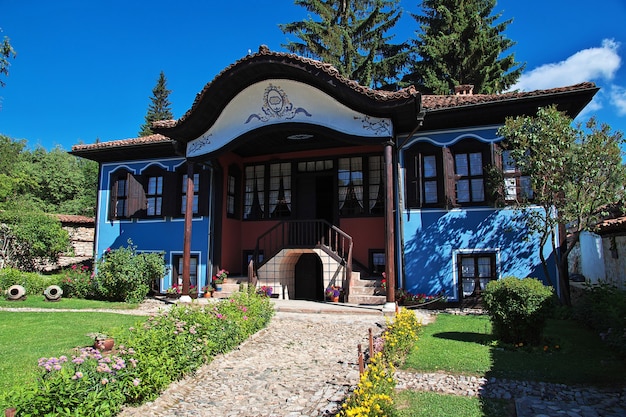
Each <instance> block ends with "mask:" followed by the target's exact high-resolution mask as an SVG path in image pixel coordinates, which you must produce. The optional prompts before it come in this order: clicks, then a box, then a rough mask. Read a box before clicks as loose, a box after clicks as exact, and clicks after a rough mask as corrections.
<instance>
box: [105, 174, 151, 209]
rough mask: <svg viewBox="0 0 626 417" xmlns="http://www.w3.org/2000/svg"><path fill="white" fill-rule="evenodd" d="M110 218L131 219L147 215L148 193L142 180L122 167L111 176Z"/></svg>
mask: <svg viewBox="0 0 626 417" xmlns="http://www.w3.org/2000/svg"><path fill="white" fill-rule="evenodd" d="M110 184H111V188H110V203H109V219H111V220H113V219H129V218H135V217H144V216H145V215H146V210H145V207H146V195H145V192H144V189H143V186H142V185H141V182H140V181H139V180H138V179H137V178H136V177H135V176H134V175H133V174H132V173H131V172H129V171H127V170H125V169H121V170H118V171H115V172H114V173H112V174H111V177H110Z"/></svg>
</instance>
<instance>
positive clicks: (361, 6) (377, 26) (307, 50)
mask: <svg viewBox="0 0 626 417" xmlns="http://www.w3.org/2000/svg"><path fill="white" fill-rule="evenodd" d="M295 4H297V5H299V6H302V7H304V8H306V9H307V10H308V11H309V12H311V13H312V14H315V15H317V16H318V17H319V19H318V20H314V19H313V18H311V17H309V18H308V19H306V20H303V21H299V22H292V23H287V24H281V25H279V26H280V29H281V30H282V31H283V33H286V34H289V33H290V34H294V35H296V36H297V37H298V38H300V41H290V42H289V43H287V44H284V45H282V46H283V47H284V48H286V49H287V50H289V51H290V52H293V53H296V54H299V55H302V56H307V57H310V58H314V59H319V60H321V61H323V62H325V63H328V64H331V65H332V66H334V67H335V68H337V70H338V71H339V73H340V74H341V75H343V76H344V77H346V78H348V79H351V80H355V81H357V82H358V83H359V84H361V85H364V86H368V87H383V86H388V85H389V84H391V83H393V82H395V80H396V79H397V77H398V74H399V73H400V71H402V69H403V68H404V67H405V66H406V65H407V63H408V58H409V54H408V45H406V44H399V45H393V44H388V42H390V41H391V39H392V38H393V36H386V35H385V34H386V32H388V31H389V30H390V29H391V28H393V26H394V25H395V24H396V23H397V22H398V20H399V19H400V16H401V15H402V11H401V10H399V8H398V4H399V0H296V1H295Z"/></svg>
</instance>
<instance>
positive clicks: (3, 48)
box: [0, 29, 16, 87]
mask: <svg viewBox="0 0 626 417" xmlns="http://www.w3.org/2000/svg"><path fill="white" fill-rule="evenodd" d="M0 31H1V29H0ZM15 55H16V54H15V49H13V47H12V46H11V42H10V39H9V38H7V37H6V36H5V37H4V39H3V40H2V43H0V74H1V75H5V76H6V75H9V66H10V65H11V63H10V62H9V59H10V58H11V57H13V58H15ZM4 85H5V83H4V81H2V80H0V87H4Z"/></svg>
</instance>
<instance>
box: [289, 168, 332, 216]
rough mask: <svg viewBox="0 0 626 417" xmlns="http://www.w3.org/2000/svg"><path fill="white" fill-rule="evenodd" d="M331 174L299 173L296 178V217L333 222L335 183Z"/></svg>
mask: <svg viewBox="0 0 626 417" xmlns="http://www.w3.org/2000/svg"><path fill="white" fill-rule="evenodd" d="M333 178H334V177H333V176H332V175H301V176H299V177H298V180H297V193H298V194H297V195H298V197H297V198H298V199H297V207H296V208H297V210H298V213H297V218H298V219H299V220H326V221H327V222H329V223H331V224H334V223H335V206H336V204H335V201H336V198H335V187H334V185H335V183H334V181H333Z"/></svg>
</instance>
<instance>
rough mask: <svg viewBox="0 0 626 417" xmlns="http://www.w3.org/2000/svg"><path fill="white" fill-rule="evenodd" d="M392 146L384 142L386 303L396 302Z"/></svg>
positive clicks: (390, 142) (392, 144)
mask: <svg viewBox="0 0 626 417" xmlns="http://www.w3.org/2000/svg"><path fill="white" fill-rule="evenodd" d="M393 146H394V143H393V142H392V141H389V142H387V143H385V264H386V267H385V275H386V279H387V303H388V304H389V303H394V304H395V302H396V291H395V289H396V264H395V262H396V259H395V258H396V255H395V254H396V251H395V239H394V229H395V228H394V225H395V221H394V203H395V198H394V195H393V152H392V151H393Z"/></svg>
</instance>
